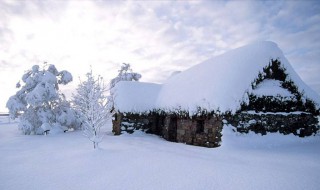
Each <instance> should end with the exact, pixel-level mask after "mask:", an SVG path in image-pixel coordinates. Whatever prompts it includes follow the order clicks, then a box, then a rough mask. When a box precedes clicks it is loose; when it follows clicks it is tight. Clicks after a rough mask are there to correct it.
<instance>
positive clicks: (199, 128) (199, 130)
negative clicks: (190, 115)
mask: <svg viewBox="0 0 320 190" xmlns="http://www.w3.org/2000/svg"><path fill="white" fill-rule="evenodd" d="M203 132H204V120H197V131H196V133H203Z"/></svg>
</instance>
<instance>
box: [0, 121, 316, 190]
mask: <svg viewBox="0 0 320 190" xmlns="http://www.w3.org/2000/svg"><path fill="white" fill-rule="evenodd" d="M223 135H224V136H223V142H222V146H221V147H220V148H212V149H209V148H203V147H196V146H189V145H184V144H181V143H172V142H167V141H165V140H163V139H161V138H160V137H158V136H155V135H148V134H145V133H143V132H137V133H134V134H133V135H121V136H112V134H111V126H110V125H109V126H108V127H107V128H106V135H105V138H104V140H103V141H102V143H101V144H100V147H101V148H100V149H99V150H93V147H92V143H91V142H90V141H89V140H87V139H86V138H85V137H83V136H82V133H81V132H69V133H66V134H56V135H48V136H25V135H21V134H20V133H19V131H18V130H17V123H14V122H12V121H9V120H8V118H5V117H1V118H0V189H4V190H22V189H23V190H37V189H39V190H40V189H41V190H43V189H46V190H50V189H52V190H53V189H54V190H56V189H59V190H64V189H67V190H73V189H74V190H82V189H84V190H87V189H92V190H99V189H139V190H140V189H148V190H150V189H161V190H163V189H183V190H185V189H217V190H218V189H247V190H248V189H255V190H256V189H268V190H270V189H281V190H282V189H290V190H294V189H297V190H300V189H315V190H316V189H319V188H320V136H315V137H310V138H305V139H301V138H298V137H295V136H291V135H288V136H283V135H279V134H268V135H267V136H262V137H261V136H259V135H255V134H249V135H237V134H235V133H232V132H231V128H230V127H225V129H224V131H223Z"/></svg>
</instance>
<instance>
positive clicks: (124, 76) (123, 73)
mask: <svg viewBox="0 0 320 190" xmlns="http://www.w3.org/2000/svg"><path fill="white" fill-rule="evenodd" d="M140 78H141V74H139V73H135V72H132V69H131V67H130V64H129V63H122V66H121V69H120V70H119V73H118V75H117V76H116V77H115V78H113V79H111V81H110V84H109V89H110V96H109V97H108V108H109V109H110V110H112V109H113V106H114V101H113V99H114V92H113V90H112V89H113V87H114V86H115V85H116V84H117V83H118V82H120V81H139V79H140Z"/></svg>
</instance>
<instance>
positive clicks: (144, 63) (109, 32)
mask: <svg viewBox="0 0 320 190" xmlns="http://www.w3.org/2000/svg"><path fill="white" fill-rule="evenodd" d="M319 23H320V4H319V3H318V2H317V1H40V0H39V1H1V2H0V44H1V45H0V66H1V68H2V69H1V70H0V76H1V78H0V83H1V85H4V86H3V88H5V89H6V94H4V95H2V94H1V95H2V100H1V102H0V103H1V104H0V109H3V107H4V104H5V101H6V100H7V98H8V96H9V95H11V94H13V93H14V91H15V89H14V84H15V83H16V82H17V81H18V80H19V78H20V77H21V75H22V73H23V71H24V70H26V69H28V68H29V67H31V66H32V65H33V64H41V63H42V62H43V61H48V62H49V63H52V64H56V66H57V67H58V69H59V68H61V69H67V70H69V71H70V72H72V73H73V75H74V76H75V82H74V83H73V87H74V86H75V85H76V84H77V82H78V81H77V79H76V78H77V77H78V76H83V75H84V73H85V72H86V71H87V70H88V68H89V65H92V66H93V69H94V71H96V73H97V74H100V75H104V76H105V79H106V80H108V79H110V78H112V77H113V76H114V75H116V73H117V70H118V67H119V65H120V64H121V63H122V62H127V63H131V64H132V66H133V68H134V70H136V71H138V72H141V73H142V75H143V78H142V80H143V81H149V82H162V81H164V80H165V79H166V78H167V77H168V76H170V75H171V73H172V72H174V71H176V70H185V69H187V68H189V67H191V66H193V65H195V64H198V63H199V62H201V61H203V60H205V59H208V58H210V57H213V56H215V55H218V54H221V53H223V52H225V51H227V50H230V49H233V48H236V47H239V46H242V45H245V44H247V43H251V42H254V41H257V40H272V41H275V42H276V43H278V44H279V46H280V48H282V49H283V51H284V53H285V54H286V56H287V57H288V59H289V61H290V62H291V64H292V65H293V67H294V68H296V70H297V71H298V74H299V75H300V76H301V77H302V78H303V79H304V80H305V81H306V82H307V83H308V84H310V85H311V86H312V87H313V88H314V89H316V90H317V91H318V92H320V84H319V83H317V82H315V81H320V80H319V79H320V75H319V76H318V73H317V72H315V71H319V68H320V64H319V60H320V52H319V51H320V39H319V38H320V35H319V34H320V25H319ZM4 68H11V69H4ZM310 71H313V72H310ZM1 93H2V92H1Z"/></svg>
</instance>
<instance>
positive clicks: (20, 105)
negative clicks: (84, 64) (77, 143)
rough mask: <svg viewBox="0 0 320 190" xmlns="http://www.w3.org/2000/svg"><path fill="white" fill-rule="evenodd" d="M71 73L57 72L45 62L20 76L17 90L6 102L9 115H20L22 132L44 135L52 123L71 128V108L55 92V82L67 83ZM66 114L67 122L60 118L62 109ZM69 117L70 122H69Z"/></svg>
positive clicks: (56, 88)
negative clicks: (41, 66)
mask: <svg viewBox="0 0 320 190" xmlns="http://www.w3.org/2000/svg"><path fill="white" fill-rule="evenodd" d="M71 81H72V75H71V74H70V73H69V72H68V71H61V72H59V71H58V70H57V69H56V67H55V66H54V65H45V66H44V68H43V69H40V67H39V66H38V65H34V66H33V67H32V68H31V69H30V70H28V71H26V72H25V74H24V75H23V76H22V82H23V83H24V85H21V84H20V82H18V83H17V85H16V87H17V88H19V90H18V92H17V93H16V94H15V95H13V96H11V97H10V98H9V100H8V101H7V104H6V106H7V108H8V109H9V113H10V117H11V118H12V119H15V118H17V117H18V116H19V115H21V116H20V124H19V129H20V130H21V131H22V132H23V134H26V135H30V134H44V132H45V133H47V132H48V131H50V128H51V127H50V126H52V124H53V123H57V122H58V123H60V124H61V126H64V127H71V126H72V125H71V123H73V122H75V121H74V120H73V119H74V117H72V110H71V107H70V105H69V104H67V103H66V102H67V101H66V100H65V98H64V95H63V94H61V93H59V84H63V85H65V84H68V83H69V82H71ZM60 110H64V112H66V113H69V115H68V122H66V121H63V120H61V119H60V118H61V114H62V111H60ZM71 120H72V121H71ZM44 128H45V129H44Z"/></svg>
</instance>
